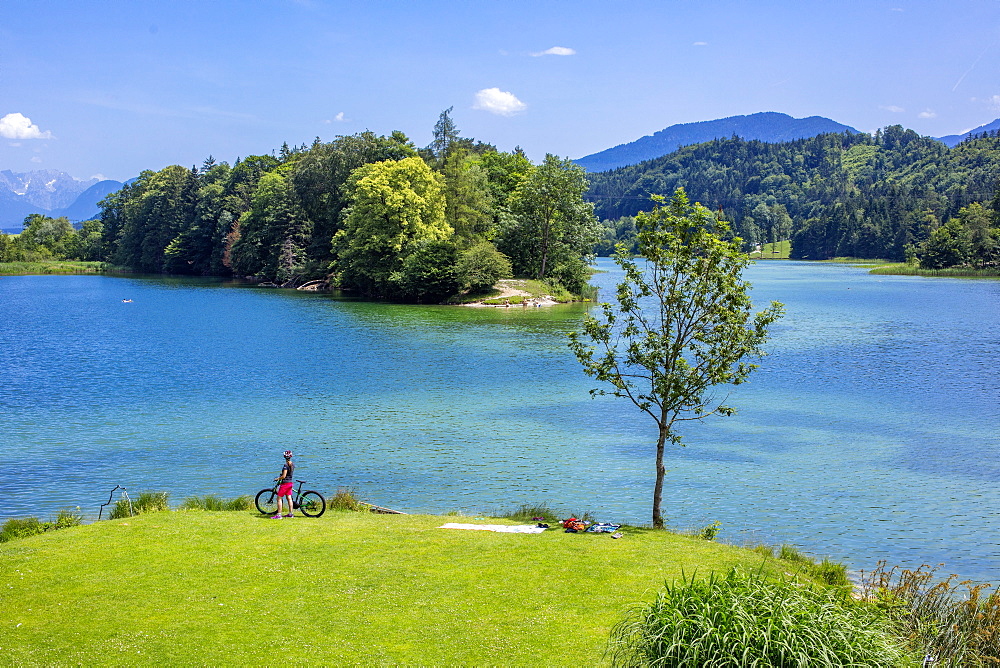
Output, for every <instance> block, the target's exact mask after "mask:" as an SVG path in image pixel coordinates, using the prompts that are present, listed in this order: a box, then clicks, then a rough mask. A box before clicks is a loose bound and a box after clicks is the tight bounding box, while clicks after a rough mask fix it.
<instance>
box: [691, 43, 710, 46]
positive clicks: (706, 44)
mask: <svg viewBox="0 0 1000 668" xmlns="http://www.w3.org/2000/svg"><path fill="white" fill-rule="evenodd" d="M691 46H708V42H695V43H694V44H692V45H691Z"/></svg>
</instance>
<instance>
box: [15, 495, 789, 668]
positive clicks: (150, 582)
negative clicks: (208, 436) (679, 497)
mask: <svg viewBox="0 0 1000 668" xmlns="http://www.w3.org/2000/svg"><path fill="white" fill-rule="evenodd" d="M450 521H455V522H463V521H464V522H472V521H476V520H471V519H469V518H459V517H438V516H420V515H375V514H370V513H350V512H334V511H329V512H327V513H326V515H324V516H323V517H322V518H319V519H306V518H300V517H296V518H295V519H290V520H280V521H276V520H269V519H266V518H263V517H261V516H259V515H257V514H256V513H248V512H204V511H169V512H159V513H150V514H146V515H142V516H140V517H134V518H130V519H126V520H110V521H103V522H98V523H95V524H90V525H85V526H79V527H73V528H69V529H64V530H61V531H56V532H50V533H45V534H41V535H37V536H33V537H31V538H26V539H22V540H13V541H11V542H8V543H3V544H0V573H2V576H3V577H2V581H0V582H2V584H0V656H2V657H3V663H4V664H7V665H12V664H13V665H21V664H44V665H53V664H77V663H80V664H85V665H86V664H91V665H93V664H98V663H99V664H102V665H116V664H117V665H121V664H136V663H140V664H142V663H146V664H150V663H155V664H173V665H178V664H179V665H191V664H205V665H235V664H255V665H260V664H277V663H299V662H308V663H310V664H314V665H333V664H336V665H344V664H365V665H373V664H399V663H403V664H424V665H426V664H451V665H454V664H476V665H484V664H490V665H498V664H503V665H511V664H514V665H593V664H595V663H598V662H600V661H601V658H602V655H603V652H604V648H605V644H606V641H607V638H608V633H609V630H610V627H611V626H612V625H613V624H614V623H615V622H617V621H618V620H619V619H620V618H621V616H622V614H623V612H624V610H625V609H626V607H627V606H629V605H630V604H632V603H635V602H638V601H641V600H650V599H652V598H653V597H654V596H655V591H656V590H657V589H659V588H660V587H661V586H662V585H663V583H664V581H665V580H672V579H674V578H675V577H677V576H679V575H680V574H681V572H682V570H683V571H685V572H687V573H688V574H691V573H692V572H697V573H698V574H699V575H705V576H707V575H708V573H709V572H710V571H713V570H714V571H719V572H725V571H727V570H728V569H729V568H730V567H732V566H742V567H744V568H747V569H753V568H758V567H760V565H761V563H762V562H764V559H765V557H764V556H762V555H761V554H760V553H758V552H754V551H751V550H746V549H742V548H737V547H732V546H728V545H720V544H716V543H711V542H707V541H704V540H698V539H695V538H688V537H684V536H679V535H676V534H670V533H666V532H655V531H651V530H643V529H625V530H624V533H625V535H624V537H623V538H621V539H618V540H614V539H612V538H611V537H610V536H609V535H607V534H567V533H564V532H563V531H562V530H561V529H558V530H557V529H550V530H549V531H546V532H544V533H542V534H500V533H493V532H485V531H460V530H449V529H439V528H437V527H439V526H440V525H441V524H443V523H444V522H450ZM495 522H496V521H495ZM495 522H494V523H495ZM499 522H505V521H502V520H501V521H499ZM764 568H765V570H766V571H768V572H774V573H778V572H790V571H791V570H792V569H793V566H792V565H791V564H790V563H789V562H785V561H780V560H775V559H768V560H767V561H766V562H765V566H764Z"/></svg>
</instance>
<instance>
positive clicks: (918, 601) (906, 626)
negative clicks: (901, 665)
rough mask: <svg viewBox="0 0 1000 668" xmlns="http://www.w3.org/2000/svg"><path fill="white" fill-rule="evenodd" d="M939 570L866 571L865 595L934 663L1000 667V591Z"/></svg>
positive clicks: (881, 568)
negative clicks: (942, 575)
mask: <svg viewBox="0 0 1000 668" xmlns="http://www.w3.org/2000/svg"><path fill="white" fill-rule="evenodd" d="M936 570H937V569H936V568H931V567H929V566H927V565H926V564H925V565H922V566H920V567H919V568H917V569H915V570H909V569H900V568H897V567H893V568H886V563H885V562H884V561H882V562H879V564H878V566H877V567H876V568H875V570H873V571H872V572H870V573H865V574H863V577H862V581H861V587H860V592H859V593H860V596H861V598H862V599H864V600H866V601H869V602H871V603H873V604H875V606H876V607H878V608H879V609H881V610H883V611H884V612H885V614H886V616H887V617H888V618H889V619H890V620H891V621H892V622H893V623H894V625H895V627H896V632H897V633H898V634H899V635H900V636H901V637H902V638H903V639H904V640H905V641H906V642H907V643H908V644H909V645H910V646H911V647H912V648H914V649H915V650H917V651H919V652H921V653H922V654H923V655H924V656H925V657H926V660H925V665H933V666H935V667H936V666H971V667H974V668H975V667H979V666H1000V592H996V591H994V592H992V593H989V592H988V590H989V589H990V588H991V585H989V584H986V583H974V582H972V581H969V580H963V581H960V582H959V581H957V580H958V576H955V575H951V576H949V577H947V578H945V579H943V580H937V581H935V580H936V577H937V576H936Z"/></svg>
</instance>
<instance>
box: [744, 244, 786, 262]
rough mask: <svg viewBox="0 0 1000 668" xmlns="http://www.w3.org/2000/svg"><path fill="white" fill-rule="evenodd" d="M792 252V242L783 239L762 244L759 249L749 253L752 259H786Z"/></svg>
mask: <svg viewBox="0 0 1000 668" xmlns="http://www.w3.org/2000/svg"><path fill="white" fill-rule="evenodd" d="M791 252H792V242H791V241H788V240H785V241H779V242H777V243H773V244H763V245H762V246H761V249H760V250H759V251H753V252H751V253H750V257H751V258H752V259H754V260H787V259H788V256H789V253H791Z"/></svg>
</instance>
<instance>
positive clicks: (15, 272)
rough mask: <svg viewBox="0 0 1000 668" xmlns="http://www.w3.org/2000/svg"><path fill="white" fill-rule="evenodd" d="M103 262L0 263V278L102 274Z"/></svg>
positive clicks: (45, 261) (105, 266)
mask: <svg viewBox="0 0 1000 668" xmlns="http://www.w3.org/2000/svg"><path fill="white" fill-rule="evenodd" d="M105 271H107V265H106V264H105V263H104V262H84V261H83V260H42V261H39V262H0V276H29V275H30V276H37V275H44V274H103V273H105Z"/></svg>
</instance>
